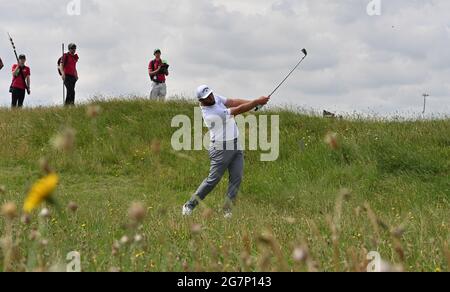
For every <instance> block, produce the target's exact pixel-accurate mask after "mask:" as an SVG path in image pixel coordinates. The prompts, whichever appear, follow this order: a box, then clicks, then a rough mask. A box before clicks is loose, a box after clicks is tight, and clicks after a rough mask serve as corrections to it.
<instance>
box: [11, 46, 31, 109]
mask: <svg viewBox="0 0 450 292" xmlns="http://www.w3.org/2000/svg"><path fill="white" fill-rule="evenodd" d="M26 60H27V58H26V57H25V55H20V56H19V63H18V64H14V65H13V66H12V76H13V80H12V83H11V99H12V102H11V106H12V107H13V108H16V107H22V106H23V101H24V100H25V91H27V92H28V94H31V89H30V75H31V70H30V67H27V66H25V62H26Z"/></svg>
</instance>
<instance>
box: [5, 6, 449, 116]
mask: <svg viewBox="0 0 450 292" xmlns="http://www.w3.org/2000/svg"><path fill="white" fill-rule="evenodd" d="M81 1H82V14H81V16H74V17H69V16H67V15H66V14H65V9H66V4H67V3H68V2H69V1H61V0H48V1H31V0H16V1H6V0H0V3H1V7H2V10H1V11H0V28H1V30H0V35H3V34H5V33H6V30H10V31H11V32H12V33H13V34H14V36H15V38H16V42H17V45H18V48H19V50H20V51H23V52H25V53H27V55H29V62H30V66H31V67H32V74H33V75H32V82H33V96H32V97H29V98H27V101H28V104H29V105H38V104H42V103H44V104H52V103H57V102H60V99H61V98H60V95H61V94H60V92H61V83H60V80H59V76H58V75H57V73H56V64H55V62H56V60H57V58H58V56H59V55H60V50H61V49H60V46H61V42H65V43H68V42H76V43H77V44H78V45H79V54H80V58H81V59H80V63H79V69H80V82H79V84H78V92H79V98H80V99H81V100H85V99H87V98H88V97H89V96H92V95H93V94H96V93H101V94H105V95H108V94H128V93H136V94H140V95H146V94H148V92H149V90H150V84H149V80H148V77H147V65H148V62H149V61H150V58H151V57H152V51H153V49H154V48H156V47H160V48H161V49H162V50H163V54H164V56H163V57H164V58H167V59H168V60H169V62H170V63H171V68H172V72H171V76H170V78H169V81H168V86H169V93H170V94H173V95H176V94H187V95H188V96H192V92H193V91H194V89H195V87H196V86H197V85H198V84H199V83H209V84H210V85H211V86H212V87H214V88H215V89H217V90H218V91H220V92H221V93H223V94H224V95H230V96H234V97H254V96H259V95H263V94H268V93H269V92H270V90H271V89H272V88H273V86H274V85H275V84H276V82H278V81H279V80H280V79H281V78H282V77H283V74H285V73H287V72H288V71H289V69H290V68H291V67H292V66H293V65H294V64H295V62H296V61H297V60H298V58H299V57H300V55H301V54H300V49H301V48H302V47H307V48H308V49H309V51H310V56H309V57H308V59H307V60H306V61H305V63H304V65H303V67H302V68H301V69H300V70H299V71H297V72H295V74H294V75H293V77H292V79H291V80H289V82H288V83H287V86H286V87H283V88H282V89H281V90H280V92H279V93H278V95H277V96H276V97H274V101H273V102H274V103H278V104H279V103H281V102H287V103H294V104H297V105H302V106H306V107H314V108H317V109H321V108H323V107H326V108H331V109H333V108H334V109H336V110H347V111H352V110H360V111H368V108H370V109H372V110H376V111H378V112H380V113H389V112H392V111H397V110H402V109H404V110H411V109H414V108H415V107H416V105H415V104H411V103H412V102H415V103H417V107H420V103H421V101H420V95H421V93H422V92H423V91H429V92H430V93H431V94H432V95H433V96H432V97H430V109H431V110H434V111H435V112H444V113H447V114H450V105H449V104H450V103H449V95H450V88H449V85H448V80H449V77H450V74H449V73H450V70H449V66H450V50H448V48H449V47H450V27H449V24H448V15H447V14H448V13H447V12H448V11H450V2H448V1H444V0H441V1H439V0H428V1H426V0H421V1H419V0H417V1H406V0H397V1H382V2H383V14H382V16H379V17H369V16H368V15H367V14H366V5H367V3H369V0H367V1H366V0H344V1H338V0H323V1H312V0H305V1H294V0H248V1H240V0H213V1H207V0H195V1H186V0H170V1H164V2H161V1H154V0H148V1H140V0H129V1H124V0H112V1H104V0H81ZM23 7H27V9H21V8H23ZM0 56H1V57H2V58H3V60H4V61H5V63H6V65H7V67H10V65H11V64H12V63H13V62H14V58H13V56H12V53H11V50H10V47H9V44H8V42H7V40H6V38H5V39H4V40H3V41H0ZM6 69H9V68H6ZM6 69H4V70H3V71H1V72H0V89H1V88H3V91H5V94H4V95H1V96H3V98H1V99H0V105H7V104H8V103H9V99H8V98H6V93H7V88H8V86H9V83H10V76H9V75H10V73H9V72H8V70H6Z"/></svg>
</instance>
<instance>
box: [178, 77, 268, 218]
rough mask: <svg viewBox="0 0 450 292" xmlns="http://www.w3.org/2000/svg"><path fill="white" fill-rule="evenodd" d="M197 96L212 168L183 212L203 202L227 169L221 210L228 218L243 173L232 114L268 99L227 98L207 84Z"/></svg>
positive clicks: (186, 212)
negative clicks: (223, 203) (217, 93)
mask: <svg viewBox="0 0 450 292" xmlns="http://www.w3.org/2000/svg"><path fill="white" fill-rule="evenodd" d="M197 98H198V100H199V101H200V104H201V109H202V114H203V119H204V121H205V124H206V126H207V127H208V128H209V130H210V134H211V147H210V149H209V158H210V160H211V168H210V172H209V176H208V177H207V178H206V179H205V180H204V181H203V183H202V184H201V185H200V187H199V188H198V190H197V191H196V192H195V194H194V195H193V196H192V198H191V199H190V200H189V201H188V202H187V203H186V204H185V205H184V206H183V210H182V214H183V215H184V216H190V215H191V214H192V212H193V210H194V209H195V207H197V205H198V204H199V201H203V200H204V199H205V198H206V196H207V195H208V194H209V193H211V192H212V191H213V190H214V188H215V187H216V186H217V184H218V183H219V182H220V180H221V179H222V177H223V175H224V174H225V171H226V170H228V172H229V174H230V181H229V185H228V192H227V198H226V202H225V205H224V213H225V218H230V217H231V216H232V207H233V205H234V203H235V200H236V197H237V194H238V192H239V187H240V185H241V182H242V177H243V174H244V152H243V151H242V149H241V146H240V145H239V142H238V138H239V130H238V127H237V125H236V121H235V120H234V116H237V115H240V114H243V113H246V112H249V111H251V110H253V109H255V108H256V107H257V106H264V105H266V104H267V103H268V102H269V100H270V98H269V97H260V98H258V99H255V100H251V101H250V100H242V99H227V98H225V97H222V96H219V95H215V94H214V92H213V91H212V90H211V89H210V88H209V87H208V86H207V85H202V86H200V87H198V89H197Z"/></svg>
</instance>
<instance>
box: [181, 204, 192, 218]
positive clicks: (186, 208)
mask: <svg viewBox="0 0 450 292" xmlns="http://www.w3.org/2000/svg"><path fill="white" fill-rule="evenodd" d="M192 211H193V210H192V209H191V208H189V206H188V205H187V204H185V205H184V206H183V210H182V212H181V213H182V214H183V216H186V217H187V216H191V215H192Z"/></svg>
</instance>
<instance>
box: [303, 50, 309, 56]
mask: <svg viewBox="0 0 450 292" xmlns="http://www.w3.org/2000/svg"><path fill="white" fill-rule="evenodd" d="M302 53H303V54H305V57H306V56H308V51H306V49H303V50H302Z"/></svg>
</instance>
